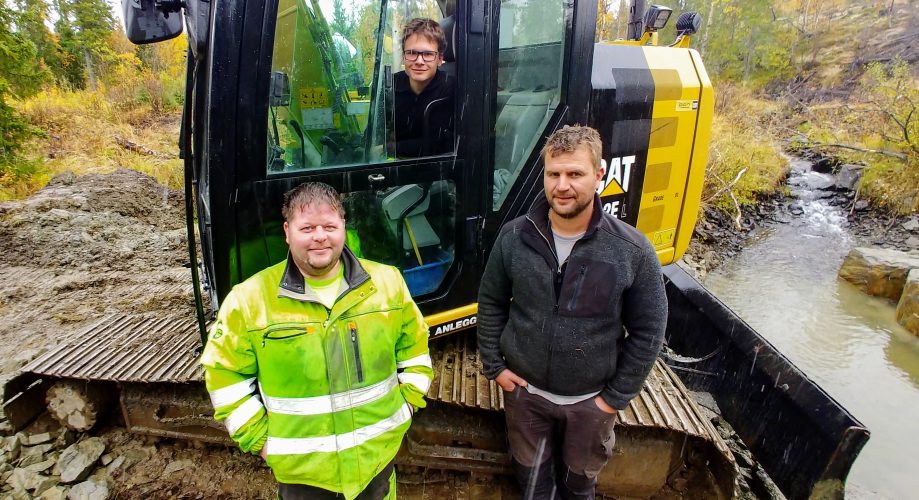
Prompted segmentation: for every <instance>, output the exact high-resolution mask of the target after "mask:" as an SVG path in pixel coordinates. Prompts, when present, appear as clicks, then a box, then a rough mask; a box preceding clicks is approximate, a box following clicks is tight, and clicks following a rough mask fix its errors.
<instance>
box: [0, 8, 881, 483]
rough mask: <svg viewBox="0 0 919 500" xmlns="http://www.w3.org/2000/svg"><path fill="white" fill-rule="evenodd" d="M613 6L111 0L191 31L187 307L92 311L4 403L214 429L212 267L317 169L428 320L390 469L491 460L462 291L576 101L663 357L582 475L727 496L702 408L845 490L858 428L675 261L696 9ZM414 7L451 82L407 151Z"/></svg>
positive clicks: (698, 142) (218, 278)
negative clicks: (401, 123) (406, 37)
mask: <svg viewBox="0 0 919 500" xmlns="http://www.w3.org/2000/svg"><path fill="white" fill-rule="evenodd" d="M629 8H630V23H629V30H628V31H629V32H628V36H627V37H626V38H625V39H622V40H617V41H600V42H597V41H595V33H596V25H597V3H596V2H595V1H588V0H364V1H362V2H353V3H350V4H349V5H347V6H345V5H343V4H342V3H341V2H334V1H329V0H182V1H180V0H125V2H124V14H125V16H124V19H125V26H126V33H127V34H128V37H129V38H130V39H131V40H132V41H133V42H135V43H153V42H158V41H161V40H166V39H169V38H172V37H175V36H178V35H179V34H180V33H181V31H182V30H183V26H184V27H185V29H186V30H187V38H188V61H187V67H188V71H187V84H186V98H185V108H184V113H183V123H182V130H181V134H180V149H181V154H182V158H183V159H184V164H185V183H186V185H185V200H186V209H187V210H186V212H187V226H188V242H189V257H190V260H191V263H192V265H191V266H190V267H191V275H192V279H191V280H190V281H191V282H190V288H191V289H192V293H193V295H194V297H195V302H196V310H197V314H196V316H195V317H184V316H175V317H164V316H161V315H160V316H150V315H143V314H137V315H115V316H108V317H105V318H101V319H100V320H99V322H98V323H96V324H94V325H93V326H91V327H89V328H88V329H87V330H86V331H85V332H83V333H82V335H79V336H77V338H79V339H80V340H79V341H78V342H74V343H70V344H66V345H62V346H60V347H58V348H56V349H54V350H52V351H51V352H48V353H46V354H45V355H43V356H41V357H40V358H38V359H36V360H34V361H32V362H31V363H29V364H28V365H27V366H25V367H23V369H22V370H21V372H20V373H19V374H18V375H17V376H16V377H15V378H14V379H12V380H11V381H10V382H9V383H7V384H6V386H5V387H4V412H5V414H6V416H7V418H8V420H9V421H10V423H11V424H12V425H14V427H17V428H18V427H22V426H24V425H26V424H27V423H28V422H29V421H30V420H31V419H33V418H34V417H35V416H36V415H37V414H38V413H40V412H42V411H45V408H46V405H47V409H48V411H50V412H51V413H52V415H55V416H56V417H57V418H59V419H60V420H61V421H62V422H63V423H64V424H65V425H67V426H68V427H70V428H72V429H76V430H86V429H89V428H90V427H92V425H93V424H94V423H95V422H96V421H97V420H99V418H100V415H101V414H102V412H104V411H106V410H105V409H106V408H107V405H108V404H115V403H116V402H117V404H118V405H120V409H121V411H122V413H123V416H124V420H125V423H126V425H127V427H128V428H129V429H130V430H131V431H133V432H137V433H143V434H150V435H157V436H166V437H171V438H179V439H194V440H200V441H206V442H213V443H228V442H229V438H228V436H227V434H226V431H225V430H224V429H223V427H222V426H221V425H219V424H218V423H217V422H215V421H214V420H213V418H212V409H211V407H210V402H209V399H208V397H207V393H206V391H205V389H204V384H203V383H202V380H203V374H202V370H201V368H200V366H199V365H198V363H197V357H196V355H197V353H199V352H200V347H201V345H202V344H203V342H205V340H206V327H207V324H208V322H209V321H210V320H211V319H212V318H213V315H214V312H215V311H216V310H217V307H218V306H219V304H220V303H221V300H222V299H223V298H224V297H225V296H226V294H227V293H228V292H229V291H230V289H231V288H232V287H233V286H234V285H235V284H237V283H240V282H242V281H243V280H245V279H246V278H248V277H249V276H251V275H252V274H254V273H256V272H258V271H259V270H261V269H264V268H265V267H268V266H269V265H272V264H274V263H277V262H279V261H281V260H282V259H284V258H285V257H286V255H287V247H286V245H285V242H284V234H283V231H282V227H281V226H282V223H283V221H282V219H281V214H280V210H279V207H280V205H281V200H282V195H283V193H284V192H286V191H287V190H289V189H291V188H293V187H294V186H297V185H299V184H300V183H303V182H306V181H320V182H325V183H327V184H329V185H331V186H333V187H334V188H335V189H337V190H338V191H339V192H340V193H342V195H343V201H344V205H345V208H346V210H347V213H348V228H347V232H348V239H347V241H348V244H349V247H351V248H352V250H354V251H355V253H357V254H358V255H361V256H363V257H365V258H368V259H371V260H376V261H380V262H384V263H387V264H391V265H393V266H396V267H398V268H399V269H400V270H401V271H402V274H403V276H404V278H405V281H406V283H407V285H408V287H409V290H410V291H411V293H412V295H413V297H414V299H415V301H416V302H417V303H418V305H419V307H420V308H421V310H422V312H423V313H424V314H425V319H426V322H427V324H428V325H429V327H430V345H431V352H432V358H433V360H434V369H435V379H434V382H433V384H432V386H431V388H430V391H429V394H428V396H429V399H430V404H429V407H428V408H427V409H425V410H424V411H422V412H419V414H418V415H417V417H416V419H415V420H414V423H413V425H412V427H411V429H410V431H409V433H408V435H407V436H406V439H405V442H404V445H403V448H402V450H401V451H400V454H399V456H398V460H397V463H398V467H400V468H403V469H405V470H411V469H412V468H420V469H422V470H432V469H437V470H442V471H455V472H456V473H465V474H474V475H476V476H477V477H481V476H483V475H484V476H489V475H490V476H495V477H499V476H501V475H506V474H508V473H509V472H510V468H509V457H508V454H507V445H506V434H505V430H504V423H503V415H502V410H503V405H504V401H503V393H502V391H500V390H499V388H498V387H497V385H496V384H495V383H494V382H493V381H489V380H487V379H486V378H485V377H484V376H483V375H482V365H481V361H480V359H479V354H478V352H477V349H476V341H475V326H476V310H477V304H476V295H477V290H478V287H479V282H480V279H481V276H482V270H483V268H484V265H485V262H486V259H487V257H488V254H489V250H490V248H491V246H492V244H493V243H494V241H495V238H496V235H497V234H498V231H499V230H500V229H501V227H502V226H503V225H504V224H505V223H506V222H508V221H510V220H512V219H513V218H515V217H517V216H519V215H521V214H523V213H524V212H525V211H526V210H527V208H528V207H529V206H530V204H531V203H532V202H533V200H534V199H536V198H537V197H538V196H541V195H542V182H541V177H542V175H541V168H542V164H541V158H540V155H539V151H540V149H541V147H542V145H543V144H544V142H545V140H546V138H547V137H548V136H549V135H550V134H551V133H552V132H553V131H555V130H557V129H559V128H561V127H564V126H565V125H570V124H587V125H590V126H592V127H594V128H596V129H597V130H599V131H600V134H601V137H602V139H603V161H604V162H605V164H606V166H607V169H606V170H607V173H606V175H605V178H604V179H603V180H602V182H601V186H600V188H599V189H598V194H599V196H600V199H601V201H602V204H603V210H604V211H606V212H607V213H609V214H611V215H613V216H614V217H618V218H619V219H621V220H623V221H625V222H627V223H629V224H631V225H633V226H635V227H636V228H638V229H639V230H640V231H641V232H642V233H644V234H645V235H647V237H648V239H649V240H650V241H651V242H652V243H653V245H654V247H655V249H656V250H657V255H658V257H659V259H660V261H661V263H662V264H663V265H664V266H665V267H664V273H665V282H666V287H667V296H668V299H669V304H670V306H669V307H670V311H669V320H668V325H667V333H666V343H667V346H666V349H665V355H664V356H662V358H661V359H659V360H658V362H657V363H656V365H655V367H654V369H653V371H652V372H651V375H650V377H649V378H648V380H647V382H646V384H645V386H644V388H643V390H642V392H641V394H640V395H639V396H638V397H637V398H635V400H633V401H632V402H631V404H630V405H629V407H628V408H627V409H626V410H624V411H621V412H620V413H619V422H618V425H617V431H616V432H617V442H616V450H615V456H614V458H613V459H612V461H611V463H610V465H609V466H608V467H607V468H606V469H605V470H604V472H603V473H602V474H601V476H600V479H599V484H598V487H597V491H598V493H599V494H600V495H605V496H612V497H620V498H650V497H655V496H657V497H665V498H679V497H683V498H733V497H735V496H737V495H738V494H739V491H738V484H739V481H738V476H739V472H738V468H737V464H736V463H735V458H734V455H733V454H732V452H731V450H730V448H729V446H728V444H727V443H726V442H725V440H724V439H723V437H722V435H721V433H719V432H718V430H717V429H716V428H715V427H714V426H713V424H712V418H711V415H710V413H709V412H710V410H711V409H712V408H711V407H715V406H716V407H717V410H718V412H719V413H720V416H719V417H717V418H720V419H723V420H725V421H727V422H729V423H730V425H731V426H732V427H733V428H734V429H735V430H736V433H737V435H738V436H739V437H740V438H741V439H742V440H743V442H744V443H745V444H746V446H748V447H749V449H750V450H751V451H752V453H753V455H754V457H755V460H756V461H757V462H758V463H759V464H760V465H761V466H762V467H763V468H764V469H765V470H766V471H767V472H768V474H769V476H770V477H771V478H772V480H773V481H774V482H775V484H776V485H777V486H778V487H779V488H780V489H781V491H782V492H783V493H784V495H786V496H787V497H789V498H811V497H814V498H816V497H819V498H843V497H844V494H845V479H846V475H847V474H848V472H849V469H850V467H851V465H852V463H853V461H854V460H855V458H856V456H857V455H858V452H859V451H860V450H861V448H862V446H864V444H865V443H866V442H867V439H868V435H869V433H868V431H867V429H866V428H865V427H864V426H863V425H862V424H861V423H860V422H859V421H858V420H857V419H856V418H855V417H853V416H852V415H851V414H850V413H849V412H848V411H846V409H845V408H843V407H842V406H841V405H839V404H838V403H837V402H836V401H835V400H833V398H832V397H831V396H830V395H828V394H827V393H826V392H825V391H823V390H822V389H821V388H820V387H819V386H818V385H817V384H816V383H814V382H813V381H812V380H810V379H809V378H808V377H807V375H806V374H805V373H803V372H802V371H801V370H799V369H798V368H797V367H795V366H794V365H793V364H792V363H791V362H790V361H789V360H788V359H787V358H785V356H783V355H782V354H781V353H780V352H778V351H777V350H776V349H775V348H774V347H773V346H772V345H771V344H770V343H769V342H768V341H767V340H765V339H763V338H762V337H761V336H760V335H759V334H758V333H757V332H756V331H754V330H753V329H752V328H750V327H749V326H748V325H747V324H746V323H745V322H744V321H743V320H742V319H740V318H739V317H737V315H735V314H734V313H733V312H732V311H731V310H730V309H729V308H727V307H726V306H724V304H722V303H721V302H720V301H718V299H717V298H715V297H714V296H712V294H710V293H709V292H708V291H707V290H705V288H703V287H702V286H701V285H700V284H699V283H698V282H696V281H695V280H694V279H693V278H692V277H691V276H690V275H688V274H687V273H686V272H684V271H683V270H682V269H681V268H680V267H678V266H676V265H674V263H675V262H676V261H677V260H679V259H680V257H681V256H682V255H683V253H684V252H685V251H686V248H687V246H688V244H689V241H690V238H691V237H692V233H693V228H694V226H695V223H696V218H697V213H698V212H699V205H700V198H701V191H702V185H703V176H704V173H705V165H706V162H707V159H708V147H709V136H710V131H711V122H712V115H713V110H714V93H713V89H712V85H711V82H710V80H709V77H708V75H707V73H706V71H705V67H704V65H703V63H702V59H701V56H700V55H699V53H698V52H697V51H695V50H693V49H692V48H690V41H691V38H692V36H693V35H694V34H695V33H696V31H697V30H698V29H699V26H700V25H701V18H700V16H699V15H697V14H695V13H692V12H684V13H682V14H681V15H680V16H678V19H676V21H675V28H676V29H675V33H674V39H673V41H672V42H670V43H669V44H663V43H662V42H661V40H660V38H661V35H662V32H661V30H662V29H664V28H665V26H666V25H667V24H668V21H670V17H671V16H672V14H673V12H672V10H671V9H669V8H667V7H663V6H660V5H650V6H648V7H647V8H645V5H644V2H643V1H633V2H631V5H630V7H629ZM415 17H425V18H431V19H435V20H437V21H438V22H439V23H440V24H441V26H442V27H443V29H444V31H445V34H446V38H447V49H446V51H445V53H444V64H443V65H442V66H441V71H444V72H446V73H448V74H449V75H451V76H452V77H453V78H455V82H456V88H455V95H454V97H453V99H449V98H446V99H442V100H439V101H434V102H432V103H431V104H430V105H429V106H428V108H427V109H426V111H425V113H424V122H425V123H424V126H425V127H424V130H425V131H428V130H433V131H437V134H434V133H433V132H432V133H426V134H425V137H423V138H422V139H421V145H420V148H419V151H418V152H419V153H420V154H413V156H411V157H405V155H402V154H401V153H400V151H398V150H397V148H396V147H395V146H394V143H393V141H392V136H393V100H394V88H393V80H394V75H395V74H396V73H397V71H398V70H399V68H400V65H401V63H402V48H401V46H400V44H401V37H400V28H401V26H402V25H403V24H404V23H405V22H406V21H408V20H410V19H412V18H415ZM329 19H333V21H334V22H332V23H330V22H329ZM343 20H344V21H343ZM444 117H446V120H445V118H444ZM445 122H446V123H448V127H447V128H442V127H441V128H438V125H437V124H443V123H445ZM445 131H446V133H447V134H450V135H448V136H447V139H449V140H447V141H444V140H443V139H444V135H443V134H444V132H445ZM435 135H436V137H435ZM445 143H446V144H447V146H446V147H444V146H443V144H445ZM199 245H200V246H199ZM693 394H706V395H707V397H708V400H709V401H710V402H711V403H710V404H709V405H708V406H710V408H708V409H703V408H702V407H701V406H700V405H699V404H698V403H697V402H696V401H695V400H694V399H693V397H692V395H693ZM617 457H622V459H618V458H617ZM680 481H682V482H680Z"/></svg>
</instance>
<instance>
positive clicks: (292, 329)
mask: <svg viewBox="0 0 919 500" xmlns="http://www.w3.org/2000/svg"><path fill="white" fill-rule="evenodd" d="M276 332H298V333H295V334H293V335H285V336H283V337H269V335H271V334H272V333H276ZM307 333H308V332H307V331H306V327H303V326H287V327H281V328H269V329H268V330H267V331H266V332H265V333H264V335H262V347H265V341H266V340H269V339H270V340H284V339H290V338H293V337H299V336H301V335H306V334H307Z"/></svg>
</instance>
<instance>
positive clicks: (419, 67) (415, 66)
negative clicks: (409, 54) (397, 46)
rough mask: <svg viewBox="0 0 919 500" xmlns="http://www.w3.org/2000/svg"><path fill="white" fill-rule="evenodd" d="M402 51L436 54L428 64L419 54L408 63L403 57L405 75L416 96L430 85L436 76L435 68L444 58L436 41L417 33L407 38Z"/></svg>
mask: <svg viewBox="0 0 919 500" xmlns="http://www.w3.org/2000/svg"><path fill="white" fill-rule="evenodd" d="M402 50H403V51H408V50H414V51H415V52H434V53H436V56H434V60H433V61H430V62H428V61H425V60H424V57H422V56H421V55H420V54H419V55H418V58H417V59H415V60H414V61H409V60H408V59H405V58H404V57H403V60H402V62H403V64H404V65H405V74H407V75H408V78H409V83H410V85H411V86H412V90H413V91H415V93H416V94H420V93H421V91H422V90H424V88H425V87H427V86H428V84H429V83H431V80H433V79H434V75H436V74H437V67H438V66H440V65H441V64H442V63H443V61H444V56H443V54H441V53H440V51H439V49H438V47H437V42H436V41H434V40H432V39H430V38H428V37H426V36H424V35H422V34H419V33H415V34H414V35H412V36H410V37H408V38H407V39H406V40H405V42H404V43H403V45H402Z"/></svg>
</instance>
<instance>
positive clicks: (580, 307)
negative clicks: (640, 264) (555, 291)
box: [559, 260, 622, 318]
mask: <svg viewBox="0 0 919 500" xmlns="http://www.w3.org/2000/svg"><path fill="white" fill-rule="evenodd" d="M568 266H569V268H568V272H567V273H566V275H565V281H564V282H563V283H562V288H561V293H560V295H559V299H561V300H559V305H560V308H559V309H560V310H559V313H560V314H561V315H562V316H573V317H581V318H584V317H594V316H607V315H609V314H610V313H612V312H613V310H612V309H611V308H610V303H611V299H612V298H613V297H618V296H621V295H622V287H621V286H620V285H619V279H618V276H617V269H616V266H614V265H613V264H611V263H609V262H602V261H596V260H587V261H585V260H579V261H578V262H570V261H569V263H568Z"/></svg>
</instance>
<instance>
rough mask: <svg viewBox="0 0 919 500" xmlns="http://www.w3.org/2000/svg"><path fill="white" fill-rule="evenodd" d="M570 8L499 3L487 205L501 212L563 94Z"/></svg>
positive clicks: (548, 0) (537, 0) (552, 2)
mask: <svg viewBox="0 0 919 500" xmlns="http://www.w3.org/2000/svg"><path fill="white" fill-rule="evenodd" d="M570 16H571V7H570V4H568V3H566V2H559V1H558V0H531V1H529V2H520V1H517V0H508V1H504V2H501V13H500V16H499V18H498V22H499V30H498V34H499V36H498V99H497V111H496V113H495V116H496V119H495V129H494V131H495V134H494V138H495V163H494V168H495V170H494V184H493V186H494V188H493V191H492V202H493V205H492V208H493V209H494V210H500V209H501V207H502V206H503V205H504V203H505V200H507V199H508V193H509V189H508V188H509V187H510V186H511V185H513V184H514V181H515V180H516V179H517V177H518V176H519V175H520V172H521V171H523V168H524V166H525V165H526V164H527V160H528V159H529V158H530V156H531V154H532V153H533V150H534V148H535V147H536V145H537V143H538V142H539V139H540V135H541V133H542V131H543V130H544V129H545V128H546V125H548V123H549V120H550V119H551V117H552V115H553V114H554V113H555V110H556V108H558V105H559V102H560V99H561V98H562V92H561V83H562V77H563V64H564V59H565V52H566V45H567V36H566V34H567V30H566V26H567V25H568V23H567V22H566V19H570Z"/></svg>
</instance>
